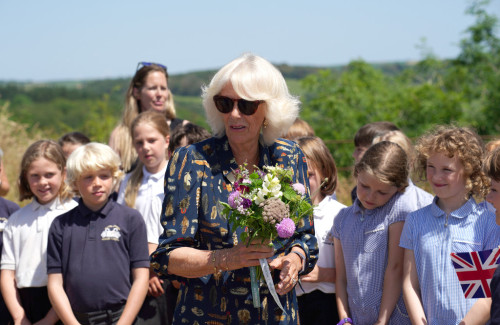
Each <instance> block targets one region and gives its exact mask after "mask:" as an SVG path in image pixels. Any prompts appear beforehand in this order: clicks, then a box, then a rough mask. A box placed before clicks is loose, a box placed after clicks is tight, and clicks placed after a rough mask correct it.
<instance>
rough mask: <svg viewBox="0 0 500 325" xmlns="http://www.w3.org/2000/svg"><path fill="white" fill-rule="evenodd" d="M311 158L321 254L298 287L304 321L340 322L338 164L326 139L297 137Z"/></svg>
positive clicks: (317, 322) (309, 172) (310, 165)
mask: <svg viewBox="0 0 500 325" xmlns="http://www.w3.org/2000/svg"><path fill="white" fill-rule="evenodd" d="M295 141H296V142H297V144H298V145H299V147H300V149H302V151H303V152H304V155H305V156H306V159H307V174H308V178H309V187H310V190H311V200H312V203H313V204H314V205H315V206H316V207H315V208H314V233H315V236H316V238H317V240H318V248H319V257H318V263H317V264H316V266H315V267H314V269H313V270H312V271H311V272H310V273H309V274H307V275H304V276H301V278H300V280H301V286H297V287H295V291H296V293H297V299H298V303H299V317H300V324H302V325H308V324H311V325H313V324H314V325H316V324H336V323H337V322H338V321H339V317H338V315H337V302H336V301H335V256H334V253H335V252H334V248H333V237H332V235H331V232H330V229H331V228H332V225H333V220H334V218H335V216H336V215H337V213H338V212H339V211H340V210H341V209H342V208H345V205H343V204H342V203H340V202H338V201H336V200H335V199H334V197H333V194H334V192H335V188H336V187H337V167H336V166H335V160H333V157H332V154H331V153H330V150H329V149H328V148H327V146H326V145H325V143H324V142H323V140H321V139H320V138H318V137H315V136H307V137H300V138H298V139H296V140H295Z"/></svg>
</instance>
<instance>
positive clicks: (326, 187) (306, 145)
mask: <svg viewBox="0 0 500 325" xmlns="http://www.w3.org/2000/svg"><path fill="white" fill-rule="evenodd" d="M296 141H297V144H298V145H299V147H300V149H301V150H302V152H303V153H304V155H305V156H306V159H307V162H308V163H312V164H313V165H314V166H315V167H316V168H318V171H319V172H320V173H321V177H324V178H327V180H326V182H324V184H322V185H321V187H320V189H319V192H320V193H321V196H322V197H325V196H327V195H332V194H333V193H334V192H335V189H336V188H337V166H336V165H335V160H334V159H333V157H332V154H331V153H330V150H329V149H328V147H327V146H326V145H325V143H324V142H323V140H321V138H318V137H314V136H313V137H310V136H309V137H300V138H297V139H296Z"/></svg>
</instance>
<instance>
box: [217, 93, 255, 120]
mask: <svg viewBox="0 0 500 325" xmlns="http://www.w3.org/2000/svg"><path fill="white" fill-rule="evenodd" d="M234 102H237V103H238V110H239V111H240V112H241V113H242V114H245V115H253V114H254V113H255V112H256V111H257V108H259V105H260V103H262V102H263V100H246V99H242V98H240V99H232V98H229V97H226V96H220V95H215V96H214V103H215V107H217V109H218V110H219V112H221V113H224V114H227V113H229V112H231V111H232V110H233V107H234Z"/></svg>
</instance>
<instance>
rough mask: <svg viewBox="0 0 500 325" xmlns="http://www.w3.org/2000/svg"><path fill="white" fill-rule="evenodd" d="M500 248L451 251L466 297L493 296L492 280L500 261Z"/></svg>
mask: <svg viewBox="0 0 500 325" xmlns="http://www.w3.org/2000/svg"><path fill="white" fill-rule="evenodd" d="M499 257H500V249H499V248H495V249H489V250H485V251H478V252H465V253H451V260H452V262H453V266H454V267H455V271H456V272H457V276H458V280H459V281H460V285H461V286H462V290H463V292H464V295H465V298H486V297H491V291H490V281H491V278H492V277H493V273H495V270H496V268H497V266H498V264H499V263H500V259H499Z"/></svg>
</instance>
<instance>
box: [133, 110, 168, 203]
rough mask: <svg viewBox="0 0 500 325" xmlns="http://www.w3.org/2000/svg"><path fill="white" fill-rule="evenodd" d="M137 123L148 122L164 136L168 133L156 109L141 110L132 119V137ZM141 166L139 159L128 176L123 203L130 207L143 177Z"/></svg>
mask: <svg viewBox="0 0 500 325" xmlns="http://www.w3.org/2000/svg"><path fill="white" fill-rule="evenodd" d="M139 124H148V125H150V126H152V127H153V128H155V129H156V130H157V131H158V132H159V133H160V134H161V135H163V136H164V137H165V138H166V137H168V136H169V134H170V128H169V126H168V123H167V120H166V119H165V116H163V115H162V114H160V113H158V112H156V111H146V112H143V113H141V114H139V115H138V116H137V117H136V118H135V119H134V121H133V122H132V126H131V128H130V134H131V136H132V139H133V137H134V130H135V128H136V127H137V126H138V125H139ZM167 150H168V149H165V157H167ZM143 166H144V165H143V163H142V162H141V161H139V163H138V164H137V166H136V167H135V169H134V170H133V171H132V172H131V175H130V178H129V179H128V182H127V186H126V188H125V204H126V205H127V206H129V207H131V208H134V207H135V200H136V198H137V193H139V188H140V187H141V182H142V178H143V177H144V173H143V171H142V167H143Z"/></svg>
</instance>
